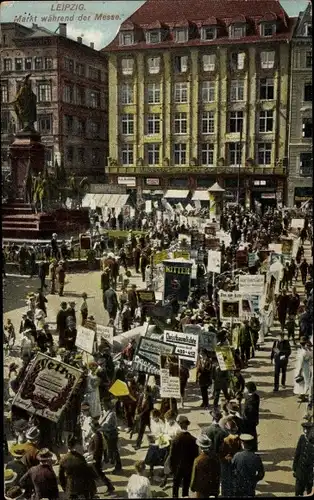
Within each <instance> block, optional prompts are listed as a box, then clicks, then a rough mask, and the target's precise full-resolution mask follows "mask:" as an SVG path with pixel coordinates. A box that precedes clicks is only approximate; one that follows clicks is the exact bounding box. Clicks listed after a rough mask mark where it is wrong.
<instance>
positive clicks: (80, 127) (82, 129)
mask: <svg viewBox="0 0 314 500" xmlns="http://www.w3.org/2000/svg"><path fill="white" fill-rule="evenodd" d="M77 135H79V136H80V137H84V136H85V135H86V120H84V119H83V118H79V119H78V120H77Z"/></svg>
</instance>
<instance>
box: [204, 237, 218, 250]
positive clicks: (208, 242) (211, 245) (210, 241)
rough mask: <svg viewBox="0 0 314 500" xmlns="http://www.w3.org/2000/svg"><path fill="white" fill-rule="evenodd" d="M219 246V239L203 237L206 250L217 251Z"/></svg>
mask: <svg viewBox="0 0 314 500" xmlns="http://www.w3.org/2000/svg"><path fill="white" fill-rule="evenodd" d="M219 246H220V240H219V238H212V237H208V236H205V247H206V248H207V250H217V249H218V248H219Z"/></svg>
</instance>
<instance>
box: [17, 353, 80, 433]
mask: <svg viewBox="0 0 314 500" xmlns="http://www.w3.org/2000/svg"><path fill="white" fill-rule="evenodd" d="M82 374H83V372H82V371H81V370H78V369H77V368H74V367H73V366H70V365H67V364H65V363H62V362H61V361H57V360H56V359H54V358H51V357H50V356H46V354H42V353H38V354H37V356H36V358H35V360H34V362H33V364H32V366H31V368H30V370H29V372H28V373H27V375H26V377H25V378H24V381H23V382H22V384H21V386H20V388H19V391H18V393H17V395H16V396H15V398H14V400H13V403H12V404H13V405H14V406H17V407H18V408H22V409H23V410H26V411H27V412H28V413H31V414H36V415H38V416H40V417H44V418H47V419H48V420H51V421H52V422H55V423H57V422H58V421H59V419H60V417H61V414H62V412H63V410H64V408H65V407H66V405H67V404H68V401H69V400H70V397H71V395H72V393H73V391H74V389H75V388H76V386H77V384H78V383H79V381H80V378H81V376H82Z"/></svg>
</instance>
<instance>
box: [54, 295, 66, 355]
mask: <svg viewBox="0 0 314 500" xmlns="http://www.w3.org/2000/svg"><path fill="white" fill-rule="evenodd" d="M60 307H61V309H60V310H59V312H58V314H57V319H56V323H57V333H58V334H59V347H64V341H65V330H66V328H67V303H66V302H61V304H60Z"/></svg>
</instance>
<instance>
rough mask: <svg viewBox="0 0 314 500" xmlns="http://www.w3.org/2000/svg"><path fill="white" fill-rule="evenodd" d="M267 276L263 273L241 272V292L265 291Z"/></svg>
mask: <svg viewBox="0 0 314 500" xmlns="http://www.w3.org/2000/svg"><path fill="white" fill-rule="evenodd" d="M264 283H265V276H264V275H262V274H257V275H254V274H241V275H240V276H239V292H243V293H246V294H247V293H255V294H258V293H263V291H264Z"/></svg>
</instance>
